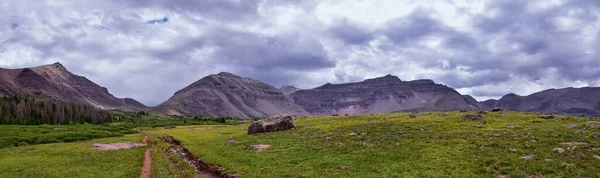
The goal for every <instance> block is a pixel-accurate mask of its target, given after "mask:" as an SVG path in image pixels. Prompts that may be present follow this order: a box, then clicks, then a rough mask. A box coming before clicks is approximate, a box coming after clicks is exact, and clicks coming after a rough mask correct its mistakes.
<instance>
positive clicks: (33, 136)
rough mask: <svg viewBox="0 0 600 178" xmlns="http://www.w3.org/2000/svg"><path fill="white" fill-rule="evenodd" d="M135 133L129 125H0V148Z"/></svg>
mask: <svg viewBox="0 0 600 178" xmlns="http://www.w3.org/2000/svg"><path fill="white" fill-rule="evenodd" d="M133 133H136V130H135V129H134V127H133V126H131V125H122V124H106V125H89V124H76V125H36V126H21V125H0V148H5V147H17V146H27V145H35V144H44V143H56V142H75V141H84V140H90V139H97V138H106V137H118V136H123V135H125V134H133Z"/></svg>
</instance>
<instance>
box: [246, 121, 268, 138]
mask: <svg viewBox="0 0 600 178" xmlns="http://www.w3.org/2000/svg"><path fill="white" fill-rule="evenodd" d="M257 133H265V122H264V121H262V120H258V121H254V122H252V124H250V127H248V135H252V134H257Z"/></svg>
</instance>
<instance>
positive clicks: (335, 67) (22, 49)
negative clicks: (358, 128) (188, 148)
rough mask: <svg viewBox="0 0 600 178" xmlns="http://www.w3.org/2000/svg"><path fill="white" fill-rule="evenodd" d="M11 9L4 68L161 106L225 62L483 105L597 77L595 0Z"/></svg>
mask: <svg viewBox="0 0 600 178" xmlns="http://www.w3.org/2000/svg"><path fill="white" fill-rule="evenodd" d="M0 14H3V15H2V16H0V67H3V68H18V67H31V66H37V65H42V64H49V63H54V62H57V61H58V62H61V63H62V64H64V65H65V66H66V67H67V68H68V69H69V70H70V71H71V72H73V73H76V74H78V75H83V76H86V77H87V78H89V79H90V80H92V81H94V82H96V83H98V84H100V85H102V86H105V87H107V88H108V89H109V91H110V92H111V93H113V94H114V95H116V96H118V97H132V98H135V99H138V100H140V101H141V102H143V103H145V104H147V105H151V106H152V105H156V104H159V103H160V102H162V101H164V100H166V99H167V98H169V97H170V96H171V95H172V94H173V93H174V92H175V91H177V90H179V89H181V88H183V87H185V86H187V85H189V84H191V83H192V82H194V81H196V80H198V79H200V78H201V77H203V76H206V75H208V74H213V73H218V72H221V71H227V72H231V73H235V74H238V75H241V76H245V77H251V78H255V79H259V80H262V81H264V82H266V83H269V84H272V85H274V86H276V87H279V86H281V85H288V84H289V85H295V86H298V87H302V88H312V87H316V86H319V85H322V84H324V83H327V82H330V83H341V82H354V81H361V80H363V79H365V78H372V77H377V76H383V75H385V74H393V75H397V76H399V77H400V78H401V79H402V80H413V79H422V78H428V79H433V80H434V81H436V82H437V83H442V84H445V85H448V86H450V87H454V88H456V89H457V90H458V91H459V92H461V93H463V94H471V95H473V96H474V97H476V98H477V99H479V100H484V99H488V98H498V97H500V96H502V95H504V94H506V93H510V92H512V93H516V94H521V95H526V94H530V93H532V92H536V91H539V90H543V89H547V88H562V87H569V86H572V87H582V86H600V55H599V54H598V49H600V39H599V37H600V36H599V35H600V1H597V0H578V1H571V0H527V1H522V0H518V1H512V0H500V1H497V0H489V1H483V0H456V1H435V2H434V1H420V0H414V1H400V0H377V1H374V0H373V1H370V0H355V1H352V0H307V1H303V0H147V1H139V0H85V1H79V0H71V1H67V0H64V1H61V0H58V1H42V0H18V1H17V0H9V1H0Z"/></svg>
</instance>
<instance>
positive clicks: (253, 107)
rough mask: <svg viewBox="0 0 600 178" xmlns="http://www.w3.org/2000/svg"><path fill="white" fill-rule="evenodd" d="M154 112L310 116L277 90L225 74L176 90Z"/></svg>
mask: <svg viewBox="0 0 600 178" xmlns="http://www.w3.org/2000/svg"><path fill="white" fill-rule="evenodd" d="M152 111H153V112H159V113H165V114H172V115H188V116H194V115H203V116H226V117H236V118H256V117H266V116H270V115H278V114H290V115H306V114H308V113H306V111H304V110H303V109H302V108H300V107H297V106H296V105H294V104H293V103H292V102H291V101H290V100H289V99H288V98H287V97H286V96H285V95H284V94H283V93H282V92H281V91H279V90H278V89H277V88H275V87H273V86H271V85H268V84H265V83H263V82H261V81H258V80H254V79H250V78H242V77H239V76H237V75H234V74H230V73H225V72H222V73H219V74H214V75H209V76H207V77H204V78H202V79H200V80H198V81H197V82H195V83H193V84H191V85H189V86H187V87H185V88H184V89H182V90H179V91H177V92H176V93H175V95H174V96H173V97H171V98H170V99H169V100H167V101H166V102H164V103H162V104H160V105H159V106H157V107H155V108H153V109H152Z"/></svg>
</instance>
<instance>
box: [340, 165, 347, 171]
mask: <svg viewBox="0 0 600 178" xmlns="http://www.w3.org/2000/svg"><path fill="white" fill-rule="evenodd" d="M348 169H349V168H348V166H340V170H342V171H346V170H348Z"/></svg>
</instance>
